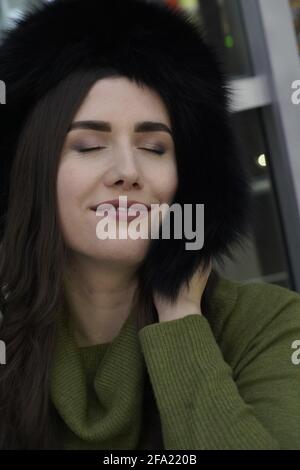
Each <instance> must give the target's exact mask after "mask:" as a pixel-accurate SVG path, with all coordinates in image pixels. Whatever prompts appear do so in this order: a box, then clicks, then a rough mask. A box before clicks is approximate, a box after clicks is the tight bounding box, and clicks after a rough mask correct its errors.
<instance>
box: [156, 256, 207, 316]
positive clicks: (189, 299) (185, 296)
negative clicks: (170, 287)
mask: <svg viewBox="0 0 300 470" xmlns="http://www.w3.org/2000/svg"><path fill="white" fill-rule="evenodd" d="M211 270H212V263H210V265H209V267H208V268H207V270H206V271H204V272H202V270H201V268H200V269H198V270H197V271H196V272H195V274H194V275H193V277H192V279H191V280H190V282H189V287H186V286H184V287H182V288H181V291H180V293H179V295H178V298H177V300H176V302H175V304H174V305H172V304H171V303H170V302H169V301H168V300H166V299H165V298H162V297H161V296H160V295H159V294H157V293H154V295H153V300H154V304H155V307H156V310H157V313H158V317H159V322H164V321H170V320H177V319H179V318H183V317H186V316H187V315H191V314H198V315H201V314H202V312H201V298H202V295H203V292H204V289H205V286H206V283H207V280H208V278H209V275H210V273H211Z"/></svg>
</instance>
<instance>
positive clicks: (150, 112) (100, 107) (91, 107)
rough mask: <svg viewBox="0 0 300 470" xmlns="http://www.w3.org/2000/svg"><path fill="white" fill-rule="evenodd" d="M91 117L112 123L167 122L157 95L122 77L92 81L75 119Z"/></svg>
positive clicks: (153, 91) (167, 119)
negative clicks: (135, 121)
mask: <svg viewBox="0 0 300 470" xmlns="http://www.w3.org/2000/svg"><path fill="white" fill-rule="evenodd" d="M93 118H98V119H101V118H103V119H105V120H107V121H112V122H113V121H116V122H122V121H124V122H129V121H134V120H141V119H143V120H155V119H156V120H160V121H162V122H165V124H168V125H170V119H169V114H168V111H167V108H166V106H165V104H164V102H163V100H162V99H161V97H160V96H159V94H158V93H157V92H156V91H155V90H153V89H150V88H149V87H147V86H145V85H143V86H139V85H137V84H136V83H135V82H133V81H131V80H129V79H128V78H126V77H109V78H103V79H101V80H98V81H97V82H95V83H94V85H93V86H92V87H91V88H90V90H89V92H88V93H87V95H86V97H85V99H84V100H83V102H82V104H81V106H80V108H79V109H78V111H77V113H76V115H75V120H78V119H80V120H82V119H93Z"/></svg>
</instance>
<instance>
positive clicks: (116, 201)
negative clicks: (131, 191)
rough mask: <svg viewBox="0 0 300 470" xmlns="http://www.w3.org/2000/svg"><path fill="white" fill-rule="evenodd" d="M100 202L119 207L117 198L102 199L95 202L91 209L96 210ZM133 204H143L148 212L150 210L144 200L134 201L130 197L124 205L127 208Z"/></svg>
mask: <svg viewBox="0 0 300 470" xmlns="http://www.w3.org/2000/svg"><path fill="white" fill-rule="evenodd" d="M102 204H111V205H113V206H114V207H115V208H118V207H119V199H111V200H109V201H102V202H99V203H98V204H96V205H95V206H92V207H91V210H93V211H95V212H96V210H97V208H98V207H99V206H100V205H102ZM133 204H139V205H143V206H145V207H146V208H147V210H148V212H149V211H150V210H151V206H150V205H149V204H146V203H145V202H142V201H135V200H133V199H130V200H128V201H127V204H126V207H127V208H128V209H129V208H130V206H132V205H133ZM120 207H125V206H122V205H121V206H120Z"/></svg>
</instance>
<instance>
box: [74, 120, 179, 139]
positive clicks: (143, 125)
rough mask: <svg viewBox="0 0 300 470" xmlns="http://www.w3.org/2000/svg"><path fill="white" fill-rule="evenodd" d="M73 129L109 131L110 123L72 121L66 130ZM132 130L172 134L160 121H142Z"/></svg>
mask: <svg viewBox="0 0 300 470" xmlns="http://www.w3.org/2000/svg"><path fill="white" fill-rule="evenodd" d="M74 129H91V130H94V131H101V132H111V130H112V129H111V125H110V123H109V122H106V121H76V122H73V123H72V124H71V125H70V127H69V129H68V132H70V131H72V130H74ZM134 132H167V133H168V134H170V135H171V136H173V134H172V131H171V129H169V127H168V126H166V124H163V123H162V122H154V121H143V122H138V123H137V124H136V125H135V126H134Z"/></svg>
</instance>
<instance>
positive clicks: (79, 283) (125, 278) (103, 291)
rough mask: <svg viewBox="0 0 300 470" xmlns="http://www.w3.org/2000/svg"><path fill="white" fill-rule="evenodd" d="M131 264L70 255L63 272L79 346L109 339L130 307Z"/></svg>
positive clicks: (134, 283) (133, 280)
mask: <svg viewBox="0 0 300 470" xmlns="http://www.w3.org/2000/svg"><path fill="white" fill-rule="evenodd" d="M134 273H135V268H134V267H132V266H131V267H127V266H126V267H124V266H123V267H120V266H117V265H114V264H110V265H107V264H103V263H101V262H99V261H98V262H95V261H94V260H90V259H88V258H81V257H77V256H76V258H74V257H73V258H72V261H70V262H69V263H68V267H67V270H66V275H65V286H64V287H65V296H66V300H67V304H68V308H69V312H70V325H71V328H72V331H73V334H74V337H75V339H76V342H77V344H78V346H79V347H84V346H90V345H94V344H100V343H108V342H111V341H112V340H113V339H114V338H115V337H116V336H117V335H118V333H119V331H120V329H121V328H122V325H123V324H124V322H125V321H126V319H127V318H128V315H129V314H130V312H131V309H132V307H133V302H134V298H135V293H136V288H137V280H136V277H135V275H134Z"/></svg>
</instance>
